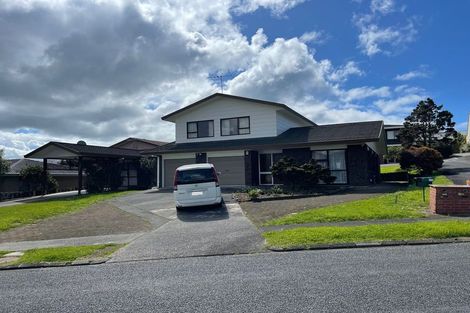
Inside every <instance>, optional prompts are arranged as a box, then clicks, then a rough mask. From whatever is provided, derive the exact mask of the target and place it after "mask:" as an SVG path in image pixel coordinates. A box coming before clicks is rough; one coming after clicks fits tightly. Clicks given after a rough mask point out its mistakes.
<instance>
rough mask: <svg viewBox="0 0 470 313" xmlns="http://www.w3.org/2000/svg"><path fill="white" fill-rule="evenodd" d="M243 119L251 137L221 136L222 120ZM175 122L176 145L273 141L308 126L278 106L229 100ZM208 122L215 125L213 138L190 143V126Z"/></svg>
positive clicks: (204, 105) (218, 100)
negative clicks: (270, 139)
mask: <svg viewBox="0 0 470 313" xmlns="http://www.w3.org/2000/svg"><path fill="white" fill-rule="evenodd" d="M278 112H282V113H278ZM243 116H249V117H250V134H246V135H234V136H221V134H220V120H221V119H224V118H234V117H243ZM173 120H174V122H175V130H176V131H175V132H176V142H177V143H185V142H203V141H217V140H234V139H248V138H259V137H273V136H277V135H279V134H280V133H282V132H284V131H285V130H287V129H288V128H291V127H300V126H306V125H309V124H308V123H307V122H306V121H304V120H303V119H301V118H299V117H296V116H295V115H293V114H292V113H290V112H288V111H286V110H284V109H282V108H279V107H277V106H274V105H269V104H263V103H258V102H252V101H248V100H240V99H229V98H214V99H211V100H208V101H207V102H205V103H201V104H199V105H197V106H195V107H193V108H190V109H188V110H186V111H184V112H182V113H180V114H179V115H177V116H176V117H174V119H173ZM206 120H213V121H214V137H206V138H193V139H188V138H187V123H188V122H196V121H206ZM278 124H280V125H278Z"/></svg>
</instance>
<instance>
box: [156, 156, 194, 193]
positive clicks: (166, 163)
mask: <svg viewBox="0 0 470 313" xmlns="http://www.w3.org/2000/svg"><path fill="white" fill-rule="evenodd" d="M194 162H195V160H194V159H178V160H163V168H164V169H165V170H164V172H163V173H164V177H163V179H164V182H163V187H167V188H168V187H173V178H174V176H175V170H176V169H177V168H178V167H179V166H181V165H186V164H194Z"/></svg>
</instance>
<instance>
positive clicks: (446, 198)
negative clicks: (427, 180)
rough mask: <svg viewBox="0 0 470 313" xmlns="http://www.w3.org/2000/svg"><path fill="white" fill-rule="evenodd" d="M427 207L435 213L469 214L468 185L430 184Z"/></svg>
mask: <svg viewBox="0 0 470 313" xmlns="http://www.w3.org/2000/svg"><path fill="white" fill-rule="evenodd" d="M429 197H430V199H429V207H430V209H431V211H432V212H433V213H436V214H470V186H464V185H450V186H446V185H431V186H430V193H429Z"/></svg>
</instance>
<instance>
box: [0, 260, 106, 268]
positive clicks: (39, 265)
mask: <svg viewBox="0 0 470 313" xmlns="http://www.w3.org/2000/svg"><path fill="white" fill-rule="evenodd" d="M109 260H111V257H106V258H96V259H92V260H81V261H72V262H40V263H35V264H15V265H6V266H3V267H0V271H5V270H20V269H34V268H45V267H65V266H83V265H97V264H103V263H106V262H108V261H109Z"/></svg>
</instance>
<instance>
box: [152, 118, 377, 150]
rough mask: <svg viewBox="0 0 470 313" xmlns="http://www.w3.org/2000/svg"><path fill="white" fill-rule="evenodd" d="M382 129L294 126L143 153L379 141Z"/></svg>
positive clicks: (364, 125)
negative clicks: (260, 134)
mask: <svg viewBox="0 0 470 313" xmlns="http://www.w3.org/2000/svg"><path fill="white" fill-rule="evenodd" d="M382 128H383V121H373V122H358V123H343V124H329V125H319V126H306V127H295V128H291V129H288V130H286V131H285V132H284V133H282V134H280V135H279V136H275V137H262V138H250V139H236V140H219V141H204V142H194V143H193V142H190V143H179V144H177V143H175V142H172V143H169V144H166V145H163V146H160V147H158V148H156V149H153V150H148V151H145V152H143V154H159V153H171V152H193V151H206V150H207V151H210V150H212V151H214V150H234V149H256V148H263V147H280V148H288V147H295V146H302V145H304V146H305V145H320V144H342V143H346V144H354V143H364V142H372V141H379V140H380V137H381V136H382Z"/></svg>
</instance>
